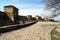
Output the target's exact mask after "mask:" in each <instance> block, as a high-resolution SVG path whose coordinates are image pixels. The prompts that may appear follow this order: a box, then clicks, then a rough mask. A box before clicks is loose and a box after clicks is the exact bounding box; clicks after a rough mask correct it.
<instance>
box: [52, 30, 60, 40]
mask: <svg viewBox="0 0 60 40" xmlns="http://www.w3.org/2000/svg"><path fill="white" fill-rule="evenodd" d="M53 35H57V36H59V37H60V33H59V32H57V31H56V30H54V31H53V32H52V34H51V39H52V40H60V39H58V38H56V37H54V36H53Z"/></svg>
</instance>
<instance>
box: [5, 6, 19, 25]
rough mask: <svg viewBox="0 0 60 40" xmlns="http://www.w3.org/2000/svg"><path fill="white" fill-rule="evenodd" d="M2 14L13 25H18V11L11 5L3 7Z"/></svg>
mask: <svg viewBox="0 0 60 40" xmlns="http://www.w3.org/2000/svg"><path fill="white" fill-rule="evenodd" d="M4 12H5V13H6V14H7V15H8V17H9V18H10V19H11V20H12V21H14V23H15V24H18V23H19V21H18V9H17V8H16V7H14V6H12V5H8V6H4Z"/></svg>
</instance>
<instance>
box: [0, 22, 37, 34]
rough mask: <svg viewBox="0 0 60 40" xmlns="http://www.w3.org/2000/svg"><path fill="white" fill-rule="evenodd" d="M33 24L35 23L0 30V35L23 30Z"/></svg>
mask: <svg viewBox="0 0 60 40" xmlns="http://www.w3.org/2000/svg"><path fill="white" fill-rule="evenodd" d="M35 23H36V22H33V23H29V24H25V25H17V26H12V27H6V28H0V34H2V33H6V32H10V31H14V30H18V29H21V28H25V27H28V26H31V25H33V24H35Z"/></svg>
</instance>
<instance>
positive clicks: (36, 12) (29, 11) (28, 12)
mask: <svg viewBox="0 0 60 40" xmlns="http://www.w3.org/2000/svg"><path fill="white" fill-rule="evenodd" d="M47 14H48V13H47V12H46V11H44V10H43V9H20V10H19V15H32V16H35V15H39V16H44V15H45V16H47Z"/></svg>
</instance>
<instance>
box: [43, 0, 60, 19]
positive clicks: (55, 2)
mask: <svg viewBox="0 0 60 40" xmlns="http://www.w3.org/2000/svg"><path fill="white" fill-rule="evenodd" d="M43 2H44V3H45V5H46V7H45V10H52V15H51V18H52V17H55V16H58V15H59V14H60V12H59V11H60V0H43ZM53 9H54V10H53Z"/></svg>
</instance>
